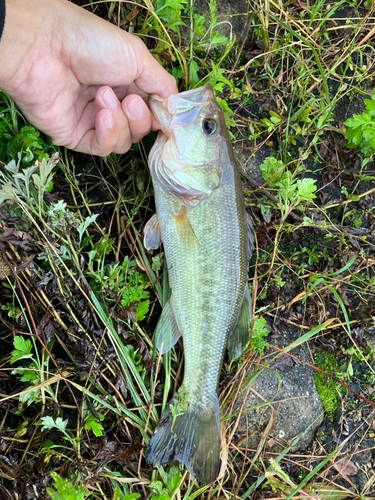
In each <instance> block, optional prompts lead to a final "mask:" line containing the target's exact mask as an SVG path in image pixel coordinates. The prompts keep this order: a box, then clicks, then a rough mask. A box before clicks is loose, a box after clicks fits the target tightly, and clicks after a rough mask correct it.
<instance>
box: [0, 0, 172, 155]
mask: <svg viewBox="0 0 375 500" xmlns="http://www.w3.org/2000/svg"><path fill="white" fill-rule="evenodd" d="M0 61H1V65H0V89H1V90H4V91H5V92H6V93H7V94H9V95H10V96H11V97H12V98H13V99H14V101H15V102H16V103H17V105H18V106H19V108H20V109H21V111H22V112H23V114H24V115H25V116H26V118H27V119H28V120H29V121H30V122H31V123H32V124H33V125H34V126H35V127H37V128H38V129H39V130H41V131H43V132H44V133H46V134H47V135H49V136H50V138H51V140H52V142H53V143H54V144H56V145H59V146H65V147H67V148H69V149H73V150H75V151H80V152H83V153H89V154H94V155H98V156H107V155H109V154H110V153H112V152H115V153H119V154H121V153H125V152H126V151H128V149H129V148H130V146H131V144H132V143H136V142H139V141H140V140H141V139H142V138H143V137H144V136H145V135H147V134H148V133H149V132H150V130H151V128H152V127H153V125H154V123H153V120H152V117H151V113H150V110H149V108H148V107H147V104H146V102H145V101H147V96H148V95H151V94H157V95H159V96H160V97H163V98H166V97H169V96H170V95H171V94H175V93H177V88H176V82H175V80H174V78H173V77H172V76H171V75H169V74H168V73H167V72H166V71H165V70H164V69H163V68H162V66H161V65H160V64H159V63H158V62H157V61H156V60H155V59H154V58H153V57H152V55H151V54H150V53H149V51H148V50H147V48H146V46H145V45H144V44H143V42H142V41H141V40H140V39H139V38H137V37H136V36H134V35H130V34H129V33H127V32H125V31H124V30H122V29H120V28H117V27H116V26H114V25H113V24H111V23H109V22H107V21H104V20H103V19H101V18H99V17H98V16H95V15H94V14H91V13H90V12H88V11H86V10H84V9H82V8H80V7H77V6H76V5H74V4H72V3H70V2H68V1H67V0H6V18H5V26H4V31H3V36H2V38H1V42H0ZM154 128H155V127H154Z"/></svg>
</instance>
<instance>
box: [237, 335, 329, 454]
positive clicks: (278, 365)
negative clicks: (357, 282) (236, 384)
mask: <svg viewBox="0 0 375 500" xmlns="http://www.w3.org/2000/svg"><path fill="white" fill-rule="evenodd" d="M281 333H282V335H281V337H279V338H276V339H272V343H273V344H275V345H277V346H278V347H279V348H283V347H285V346H286V345H289V344H290V343H291V341H292V340H293V338H292V339H291V338H290V333H291V331H290V329H289V328H288V330H287V331H282V332H281ZM294 338H298V335H297V336H294ZM269 353H272V354H275V355H276V354H277V351H276V350H270V349H269V350H268V352H267V353H266V354H269ZM291 354H293V355H294V356H296V357H298V358H299V359H300V360H301V361H307V362H309V363H311V362H312V360H311V356H310V354H309V350H308V349H307V347H306V345H305V344H304V345H301V346H298V347H297V348H295V349H293V350H292V351H291ZM285 356H287V355H283V359H282V360H280V359H279V361H276V362H274V363H272V364H271V366H270V367H269V368H264V369H262V371H261V373H260V374H259V375H258V377H257V378H256V379H255V381H254V382H253V385H252V388H251V390H250V392H249V395H248V397H247V400H246V403H245V406H244V411H243V414H242V415H241V418H240V421H239V425H238V427H237V431H236V432H237V434H240V436H241V441H242V438H243V437H246V436H248V440H247V446H248V447H250V448H257V446H258V444H259V442H260V439H261V436H262V432H263V431H264V430H265V428H266V427H267V424H268V423H269V421H270V418H271V414H272V409H273V411H274V413H273V425H272V428H271V429H270V432H269V435H268V438H267V439H268V440H269V439H270V438H274V439H273V440H272V441H270V442H269V444H271V445H272V447H271V448H270V451H272V452H274V451H275V452H279V451H281V450H282V449H283V448H285V447H286V446H287V445H289V444H290V443H291V442H292V441H293V439H294V438H295V437H297V436H300V438H299V441H298V443H297V444H296V445H295V446H294V447H293V450H298V449H306V448H307V447H308V446H309V445H310V444H311V442H312V440H313V437H314V434H315V430H316V429H317V427H318V426H319V425H320V424H321V422H322V420H323V411H324V409H323V404H322V402H321V399H320V397H319V394H318V392H317V389H316V385H315V379H314V370H313V368H310V367H309V366H307V365H305V364H304V363H301V362H295V361H293V360H292V358H290V357H289V356H288V357H285ZM269 359H270V357H267V358H265V360H269ZM251 373H252V370H250V371H249V373H248V374H247V376H250V375H251ZM276 373H278V375H279V378H280V381H281V383H280V389H279V392H277V388H278V385H279V379H278V376H277V375H276ZM245 392H246V391H244V392H243V393H242V396H240V398H239V400H238V401H237V402H236V408H235V411H239V409H240V407H241V404H242V402H243V397H244V394H245ZM270 400H273V401H272V402H270V403H269V404H268V405H266V406H262V407H260V408H258V409H252V408H253V407H254V406H255V405H257V404H259V403H262V402H264V401H270ZM235 420H236V419H235V418H234V419H233V422H235ZM314 421H315V422H314ZM313 422H314V424H313V425H312V426H311V428H310V429H309V430H307V431H306V429H307V428H308V427H309V426H310V425H311V424H312V423H313Z"/></svg>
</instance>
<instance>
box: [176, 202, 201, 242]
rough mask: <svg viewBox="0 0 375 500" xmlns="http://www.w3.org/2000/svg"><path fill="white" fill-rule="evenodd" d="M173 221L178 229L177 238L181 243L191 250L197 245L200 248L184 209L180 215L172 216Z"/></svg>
mask: <svg viewBox="0 0 375 500" xmlns="http://www.w3.org/2000/svg"><path fill="white" fill-rule="evenodd" d="M172 220H173V222H174V224H175V226H176V228H177V238H178V239H179V240H180V242H182V243H184V244H185V245H188V246H189V247H190V248H191V247H192V246H195V245H198V246H199V243H198V238H197V236H196V234H195V232H194V229H193V226H192V225H191V223H190V221H189V218H188V216H187V214H186V211H185V210H184V209H181V210H180V211H179V212H178V214H172Z"/></svg>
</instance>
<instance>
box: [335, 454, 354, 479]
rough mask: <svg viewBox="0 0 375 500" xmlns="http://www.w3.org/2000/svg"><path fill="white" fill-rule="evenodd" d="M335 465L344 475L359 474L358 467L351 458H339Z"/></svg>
mask: <svg viewBox="0 0 375 500" xmlns="http://www.w3.org/2000/svg"><path fill="white" fill-rule="evenodd" d="M333 467H334V468H335V469H336V470H337V472H338V473H339V474H340V475H343V476H356V475H357V474H358V467H357V466H356V465H355V464H354V463H353V462H352V461H351V460H349V458H343V459H341V460H339V461H338V462H337V463H335V464H334V466H333Z"/></svg>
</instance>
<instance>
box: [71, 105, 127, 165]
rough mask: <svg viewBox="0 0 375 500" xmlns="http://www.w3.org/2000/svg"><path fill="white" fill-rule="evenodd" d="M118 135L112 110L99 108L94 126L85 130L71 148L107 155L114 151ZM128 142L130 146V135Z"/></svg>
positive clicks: (82, 151) (97, 154)
mask: <svg viewBox="0 0 375 500" xmlns="http://www.w3.org/2000/svg"><path fill="white" fill-rule="evenodd" d="M118 136H119V131H118V128H117V125H116V122H115V120H114V117H113V111H112V110H110V109H101V110H100V111H99V112H98V113H97V115H96V119H95V128H91V129H90V130H88V131H86V132H85V133H84V134H83V135H82V137H81V139H80V140H79V142H78V144H77V145H76V146H75V147H73V148H72V149H74V150H75V151H79V152H81V153H88V154H92V155H96V156H108V155H109V154H111V153H112V152H113V151H114V149H115V147H116V144H117V141H118ZM129 136H130V134H129ZM128 144H129V147H130V144H131V141H130V137H129V141H128ZM129 147H128V149H129Z"/></svg>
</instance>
